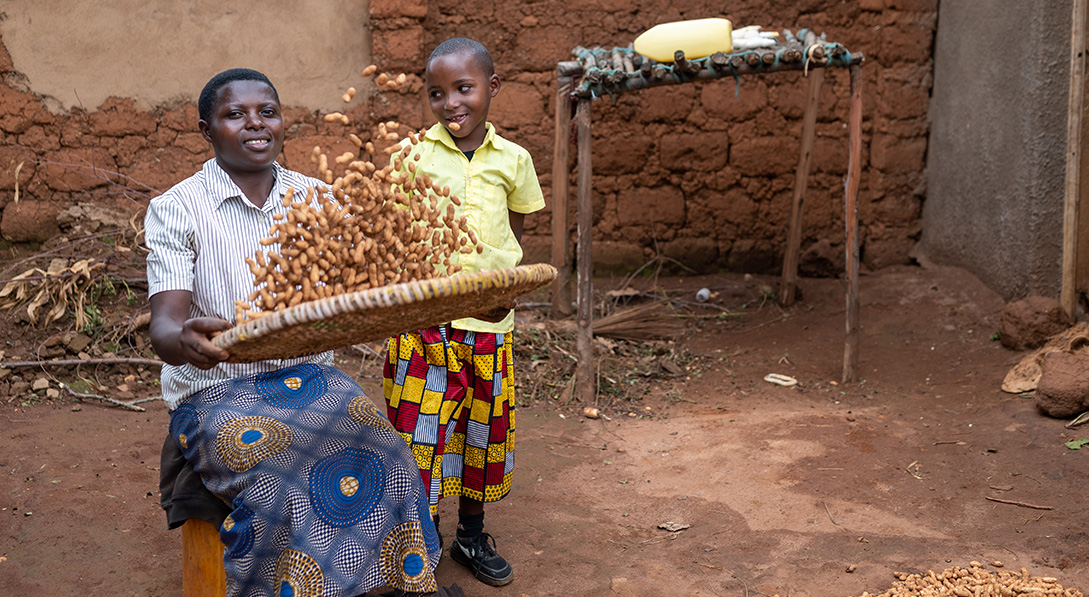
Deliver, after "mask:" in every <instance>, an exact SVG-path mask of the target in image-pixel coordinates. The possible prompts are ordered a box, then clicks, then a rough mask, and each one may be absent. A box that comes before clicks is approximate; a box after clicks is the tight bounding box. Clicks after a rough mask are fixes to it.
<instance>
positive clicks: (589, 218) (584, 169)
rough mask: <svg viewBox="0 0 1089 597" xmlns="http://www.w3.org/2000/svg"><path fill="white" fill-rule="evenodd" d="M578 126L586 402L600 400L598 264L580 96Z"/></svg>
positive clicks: (580, 342) (586, 114)
mask: <svg viewBox="0 0 1089 597" xmlns="http://www.w3.org/2000/svg"><path fill="white" fill-rule="evenodd" d="M575 126H576V127H577V129H578V136H579V145H578V162H579V177H578V185H579V189H578V254H577V255H576V257H575V258H576V260H577V261H578V307H579V309H578V337H577V342H576V347H577V348H578V353H579V362H578V367H577V371H576V373H577V374H576V381H577V383H578V394H577V395H578V397H579V401H580V402H581V403H582V404H585V405H588V404H595V403H596V401H597V391H596V390H597V388H596V385H597V384H596V380H595V379H594V369H595V367H594V338H593V323H594V322H593V318H594V315H593V308H594V281H593V275H594V264H593V260H592V258H591V255H592V251H591V249H590V238H591V236H592V234H591V232H592V230H591V229H592V227H593V224H594V210H593V206H592V204H591V195H592V185H591V181H592V172H593V170H592V167H591V162H590V149H591V146H590V100H588V99H585V98H579V100H578V108H577V110H576V112H575Z"/></svg>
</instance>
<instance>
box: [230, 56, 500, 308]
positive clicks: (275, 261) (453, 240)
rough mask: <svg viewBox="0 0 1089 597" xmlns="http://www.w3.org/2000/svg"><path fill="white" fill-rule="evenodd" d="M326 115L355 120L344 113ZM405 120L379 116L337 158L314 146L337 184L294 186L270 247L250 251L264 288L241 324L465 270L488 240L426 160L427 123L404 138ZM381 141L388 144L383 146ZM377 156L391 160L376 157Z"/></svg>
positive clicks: (258, 285) (382, 79)
mask: <svg viewBox="0 0 1089 597" xmlns="http://www.w3.org/2000/svg"><path fill="white" fill-rule="evenodd" d="M368 70H370V67H368ZM371 72H373V71H371ZM377 79H378V80H377V81H376V82H378V83H379V85H380V86H384V87H386V88H391V87H390V85H393V86H396V85H400V84H403V83H404V75H398V76H397V77H394V78H390V77H389V75H386V74H384V73H383V74H381V75H379V76H378V78H377ZM391 81H392V83H391ZM350 96H354V93H351V92H348V93H345V95H344V98H342V99H346V100H350ZM325 120H326V121H328V122H341V123H349V122H350V121H349V119H348V117H347V116H345V115H344V114H341V113H340V112H333V113H330V114H327V115H326V116H325ZM402 128H403V127H402V126H401V125H400V124H399V123H397V122H392V121H390V122H383V123H379V124H378V126H377V133H376V135H375V137H374V140H372V141H363V140H362V139H361V138H360V137H359V136H358V135H356V134H354V133H350V134H349V139H350V140H351V142H352V144H353V145H354V146H355V147H356V148H357V149H356V151H355V152H345V153H343V154H341V155H339V156H337V157H335V158H334V159H333V160H332V163H330V159H329V156H328V155H326V154H325V153H323V152H322V151H321V148H320V147H315V148H314V151H313V153H312V155H311V158H312V160H313V161H314V162H315V163H317V165H318V176H319V178H320V179H322V180H324V181H325V182H326V183H327V184H328V185H329V186H328V187H318V188H316V189H315V188H311V189H309V190H307V192H306V196H305V198H302V199H298V200H297V198H296V196H295V192H294V190H291V191H290V192H288V193H287V194H286V195H285V197H284V199H283V206H284V207H288V208H290V209H289V211H288V212H287V214H286V216H285V215H280V214H277V216H275V217H276V220H277V221H276V222H275V223H274V224H273V225H272V227H271V229H270V231H269V237H268V238H266V239H264V240H262V241H261V242H262V244H263V245H265V246H268V247H269V249H268V250H266V251H258V252H257V253H256V254H255V256H254V258H253V259H247V263H248V265H249V267H250V271H252V272H253V275H254V286H255V290H254V292H253V293H252V294H251V295H250V296H249V297H248V300H249V302H248V303H247V302H241V301H240V302H239V303H238V304H237V305H236V319H237V321H238V323H244V322H246V321H249V320H251V319H253V318H255V317H260V316H261V315H263V314H268V313H270V312H274V311H278V310H281V309H285V308H288V307H292V306H295V305H297V304H299V303H302V302H305V301H311V300H317V299H322V298H328V297H331V296H336V295H340V294H344V293H350V292H356V291H360V290H367V289H370V288H377V287H380V286H385V285H388V284H396V283H399V282H408V281H412V280H426V279H430V278H435V277H437V276H440V275H446V274H454V273H457V272H458V271H460V269H461V268H460V266H459V265H458V264H457V261H458V259H457V255H456V254H458V253H469V252H471V251H473V250H476V251H480V250H481V249H482V247H480V246H479V245H478V244H477V239H476V234H475V233H474V232H473V231H471V230H469V227H468V222H467V220H466V218H465V217H464V216H462V217H460V218H455V206H458V205H461V202H460V200H459V199H458V198H457V197H454V196H452V195H451V194H450V189H449V187H443V188H439V187H438V185H437V184H435V183H434V182H433V181H432V180H431V179H430V177H429V176H428V175H427V173H425V172H422V171H417V169H416V163H417V160H419V154H416V155H413V149H414V148H415V147H416V145H417V144H418V143H419V142H420V140H421V138H422V136H423V134H424V131H416V132H411V131H410V132H408V133H407V134H406V135H405V136H404V137H403V138H402V136H401V134H400V131H401V130H402ZM376 142H377V144H378V145H383V144H385V145H387V146H386V147H385V149H382V150H378V149H376ZM376 156H382V159H383V160H384V161H387V162H388V163H387V164H386V165H385V166H384V167H378V166H376V165H375V163H374V162H375V161H376V160H375V158H376ZM387 156H388V157H387ZM334 168H339V169H340V170H341V171H340V174H339V175H337V174H336V173H335V172H334ZM442 206H445V209H442Z"/></svg>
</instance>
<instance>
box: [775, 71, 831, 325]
mask: <svg viewBox="0 0 1089 597" xmlns="http://www.w3.org/2000/svg"><path fill="white" fill-rule="evenodd" d="M808 76H809V86H808V88H807V89H806V92H805V115H804V116H803V117H802V143H801V151H800V152H799V153H798V169H797V170H796V171H795V172H794V198H793V200H792V201H791V204H790V231H789V232H788V234H787V247H786V253H785V254H784V255H783V275H782V278H781V279H780V281H779V304H780V305H783V306H784V307H788V306H790V305H793V304H794V297H795V291H796V290H797V287H798V251H799V250H800V249H801V245H802V204H803V203H804V202H805V190H806V186H807V184H808V181H809V158H810V156H811V155H812V154H813V139H814V137H816V128H817V106H818V104H819V103H820V99H821V83H823V82H824V69H822V68H817V69H813V72H811V73H809V75H808Z"/></svg>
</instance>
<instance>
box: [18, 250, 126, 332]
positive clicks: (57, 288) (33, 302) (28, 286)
mask: <svg viewBox="0 0 1089 597" xmlns="http://www.w3.org/2000/svg"><path fill="white" fill-rule="evenodd" d="M105 267H106V262H105V261H101V260H97V259H81V260H80V261H77V262H75V263H73V264H71V265H69V264H68V261H67V260H66V259H54V260H53V261H52V262H51V263H50V264H49V267H48V268H47V269H44V270H43V269H41V268H37V267H35V268H31V269H28V270H26V271H24V272H23V273H21V274H19V275H17V276H15V277H14V278H12V279H11V280H10V281H9V282H8V283H7V284H5V285H4V287H3V289H0V309H11V308H13V307H16V306H18V305H20V304H23V303H24V302H25V303H26V314H27V317H28V318H29V319H30V322H31V323H34V324H37V323H52V322H54V321H57V320H58V319H60V318H62V317H64V315H65V314H66V313H68V311H69V307H74V308H73V309H72V312H73V313H74V314H75V317H76V329H83V328H84V327H85V325H86V314H85V311H84V307H85V305H84V299H85V297H86V296H87V292H86V290H87V288H89V287H90V286H91V285H93V284H94V283H95V281H96V279H97V275H96V274H97V272H100V271H101V270H103V269H105ZM46 305H51V307H50V308H49V311H48V312H46V313H45V314H44V315H43V314H42V313H41V312H40V311H41V309H42V307H44V306H46Z"/></svg>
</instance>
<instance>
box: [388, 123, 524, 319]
mask: <svg viewBox="0 0 1089 597" xmlns="http://www.w3.org/2000/svg"><path fill="white" fill-rule="evenodd" d="M485 127H486V130H487V133H486V134H485V136H484V142H483V143H481V144H480V147H478V148H477V149H476V151H474V152H473V159H472V160H471V161H470V160H469V159H468V158H466V157H465V154H464V153H462V151H461V150H460V149H458V147H457V145H455V144H454V139H453V138H452V137H451V136H450V133H449V131H447V130H446V128H445V127H443V126H442V125H440V124H435V125H434V126H432V127H431V128H430V129H428V131H427V134H426V135H425V136H424V138H423V140H422V141H421V142H420V143H419V144H418V145H416V147H415V148H414V151H413V152H412V154H410V156H409V159H412V155H413V154H417V153H418V154H420V160H419V161H417V162H416V172H421V171H422V172H426V173H427V175H428V176H429V177H431V180H432V181H433V182H435V183H436V184H438V185H439V187H444V186H449V187H450V194H451V195H454V196H456V197H457V198H458V199H460V200H461V205H460V206H457V205H455V206H454V219H460V218H461V216H465V218H466V220H467V222H468V224H469V228H470V229H472V230H473V232H474V233H476V236H477V240H478V241H479V242H480V245H481V246H483V247H484V250H483V251H482V252H480V253H477V252H475V251H474V252H472V253H469V254H465V255H463V254H460V253H454V254H453V255H452V256H451V257H450V263H451V264H454V263H457V264H459V265H461V271H462V272H463V273H467V274H468V273H473V272H479V271H483V270H489V269H502V268H508V267H514V266H516V265H518V264H519V263H520V262H521V261H522V245H521V244H519V242H518V239H517V238H515V236H514V231H513V230H511V228H510V214H509V213H508V210H509V211H514V212H518V213H523V214H528V213H533V212H535V211H538V210H540V209H543V208H544V206H545V201H544V194H543V193H542V192H541V184H540V183H539V182H538V181H537V172H536V171H535V170H534V169H533V158H532V157H531V156H530V155H529V152H528V151H526V149H525V148H523V147H522V146H520V145H518V144H517V143H513V142H511V141H508V140H507V139H504V138H503V137H500V136H499V135H497V134H496V132H495V127H494V126H492V124H491V123H490V122H489V123H486V124H485ZM449 203H451V202H450V199H449V198H441V197H440V200H439V210H440V213H446V209H447V208H446V205H447V204H449ZM453 326H454V327H455V328H457V329H462V330H470V331H475V332H492V333H505V332H509V331H511V330H512V329H514V314H513V313H511V314H509V315H507V317H506V319H504V320H503V321H500V322H498V323H491V322H488V321H482V320H479V319H473V318H466V319H458V320H455V321H454V322H453Z"/></svg>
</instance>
